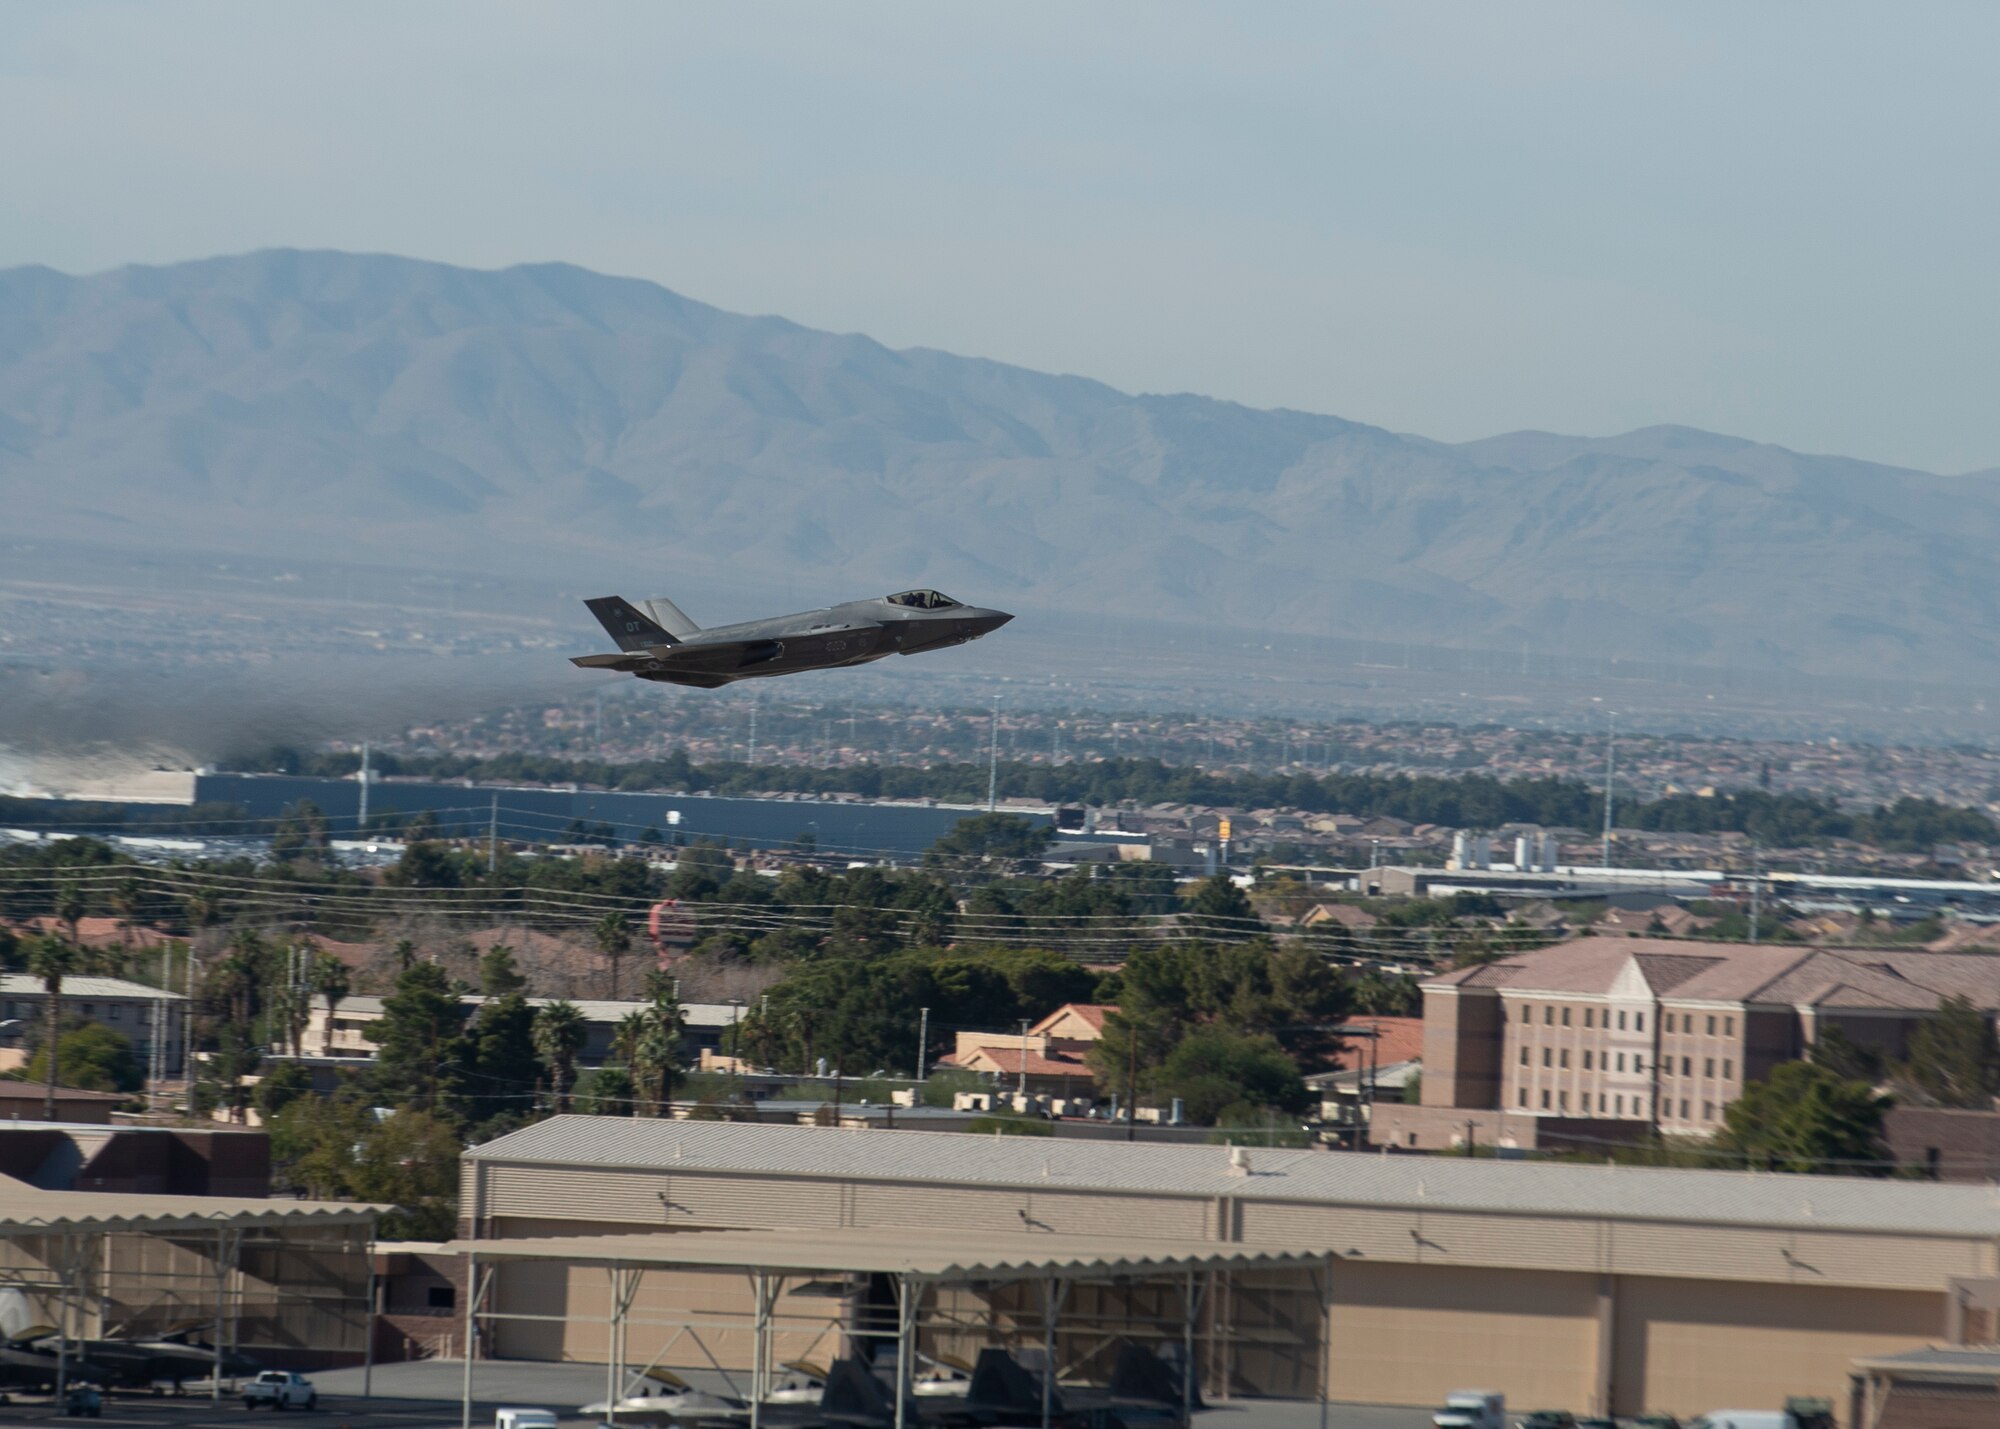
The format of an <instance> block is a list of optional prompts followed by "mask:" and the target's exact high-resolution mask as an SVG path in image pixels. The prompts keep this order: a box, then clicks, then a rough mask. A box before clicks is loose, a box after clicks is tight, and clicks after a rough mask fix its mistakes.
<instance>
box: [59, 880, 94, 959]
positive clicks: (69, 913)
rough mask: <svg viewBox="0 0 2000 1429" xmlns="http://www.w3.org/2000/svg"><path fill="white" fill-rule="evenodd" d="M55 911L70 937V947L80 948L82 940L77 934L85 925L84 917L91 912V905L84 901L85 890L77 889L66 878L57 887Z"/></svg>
mask: <svg viewBox="0 0 2000 1429" xmlns="http://www.w3.org/2000/svg"><path fill="white" fill-rule="evenodd" d="M55 910H56V921H57V922H59V923H61V924H62V925H63V931H64V932H65V933H67V934H68V935H69V943H70V946H71V947H73V948H74V947H79V946H80V940H79V938H78V936H77V934H78V930H79V928H80V926H81V925H82V923H83V915H84V914H85V913H86V912H88V911H89V905H88V904H87V903H86V902H85V901H84V897H83V890H82V889H81V888H79V887H77V885H76V883H75V882H74V881H73V880H71V879H67V878H66V879H64V880H63V881H62V882H61V883H60V884H58V885H57V886H56V901H55Z"/></svg>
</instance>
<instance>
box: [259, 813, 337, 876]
mask: <svg viewBox="0 0 2000 1429" xmlns="http://www.w3.org/2000/svg"><path fill="white" fill-rule="evenodd" d="M330 838H331V833H330V829H329V826H328V824H327V819H326V815H325V814H324V813H323V812H322V811H321V810H320V807H319V805H318V804H315V803H314V802H313V801H312V800H311V799H301V800H299V801H298V802H297V803H296V804H292V805H290V806H288V807H287V808H286V809H285V810H284V811H283V812H282V813H281V814H279V816H278V825H277V828H276V829H275V830H274V831H273V833H272V835H271V860H272V862H274V863H290V862H292V861H293V860H295V859H302V858H320V857H322V856H323V855H324V854H325V853H326V851H327V849H328V848H329V847H330Z"/></svg>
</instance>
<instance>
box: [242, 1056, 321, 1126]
mask: <svg viewBox="0 0 2000 1429" xmlns="http://www.w3.org/2000/svg"><path fill="white" fill-rule="evenodd" d="M312 1089H313V1079H312V1073H311V1072H310V1071H308V1070H306V1068H305V1066H304V1065H303V1064H302V1063H299V1062H279V1063H277V1064H276V1065H275V1066H273V1067H272V1068H271V1070H270V1071H268V1072H266V1073H264V1075H263V1076H262V1077H260V1078H258V1081H257V1090H256V1091H255V1092H253V1093H252V1094H251V1101H252V1103H253V1104H254V1105H255V1106H256V1108H257V1115H258V1116H260V1117H262V1118H263V1119H264V1123H265V1125H267V1126H268V1125H269V1124H270V1123H271V1121H272V1119H273V1118H275V1117H276V1116H277V1115H278V1113H279V1112H281V1111H283V1110H284V1109H285V1108H286V1107H288V1106H290V1105H291V1104H292V1103H293V1102H295V1101H297V1100H298V1099H299V1098H300V1097H307V1096H311V1094H312Z"/></svg>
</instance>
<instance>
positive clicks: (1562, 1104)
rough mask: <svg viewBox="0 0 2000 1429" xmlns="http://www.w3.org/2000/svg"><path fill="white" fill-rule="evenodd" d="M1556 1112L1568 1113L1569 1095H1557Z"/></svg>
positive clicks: (1564, 1093)
mask: <svg viewBox="0 0 2000 1429" xmlns="http://www.w3.org/2000/svg"><path fill="white" fill-rule="evenodd" d="M1556 1110H1557V1111H1568V1110H1569V1093H1568V1092H1562V1093H1559V1094H1558V1095H1557V1097H1556Z"/></svg>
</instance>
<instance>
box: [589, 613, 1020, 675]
mask: <svg viewBox="0 0 2000 1429" xmlns="http://www.w3.org/2000/svg"><path fill="white" fill-rule="evenodd" d="M584 604H585V605H586V606H588V607H590V613H591V614H592V615H594V616H596V617H597V619H598V623H599V624H601V625H602V626H603V627H604V628H605V630H606V631H607V632H608V633H609V634H610V636H611V638H612V639H613V640H614V641H616V642H617V645H618V650H619V653H618V654H615V655H572V656H571V657H570V663H571V664H573V665H580V666H582V667H583V668H584V669H586V670H617V671H620V672H622V673H624V674H628V675H637V676H638V677H639V678H640V679H642V680H659V681H661V682H663V683H665V684H669V685H695V686H698V687H699V688H701V689H704V690H712V689H715V688H716V687H717V686H719V685H728V684H734V683H735V682H736V681H738V680H755V679H762V678H765V677H767V676H771V675H795V674H797V673H798V672H799V671H801V670H830V669H833V668H835V667H837V666H841V665H865V664H867V663H868V662H869V661H871V660H880V659H882V658H883V657H884V656H887V655H916V654H920V653H922V652H923V651H925V650H942V649H944V648H945V647H946V646H947V645H963V644H964V643H965V642H966V641H968V640H977V639H978V638H979V637H980V636H982V635H985V634H987V633H989V632H991V631H994V630H998V629H999V628H1000V627H1001V626H1003V625H1005V624H1006V623H1007V622H1008V621H1010V620H1012V619H1013V618H1014V617H1013V616H1011V615H1009V614H1007V612H1006V611H1004V610H985V609H982V608H981V607H979V606H976V605H962V604H960V603H959V602H958V601H955V600H953V599H952V598H951V597H950V596H948V595H944V594H942V593H941V592H939V591H934V590H906V591H898V592H897V593H896V594H895V595H885V596H883V597H882V598H881V599H879V600H853V601H849V602H848V603H847V604H845V605H835V606H829V607H827V608H826V609H825V610H806V611H801V612H799V613H798V614H797V615H779V616H774V617H772V618H771V619H769V620H751V621H746V622H745V623H743V624H741V625H718V626H716V627H715V628H714V629H712V630H703V629H702V628H701V627H700V626H699V625H696V624H695V623H694V622H693V621H692V620H689V619H688V618H687V616H685V615H683V614H682V613H681V611H680V608H679V607H678V606H676V605H675V604H674V603H673V602H672V601H670V600H648V601H642V602H641V603H640V604H641V605H643V606H644V607H645V608H644V609H643V610H642V609H640V608H639V607H638V606H635V605H633V604H632V603H631V602H630V601H628V600H626V599H625V598H624V597H623V596H616V595H606V596H599V597H598V598H597V599H596V600H587V601H585V602H584Z"/></svg>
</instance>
